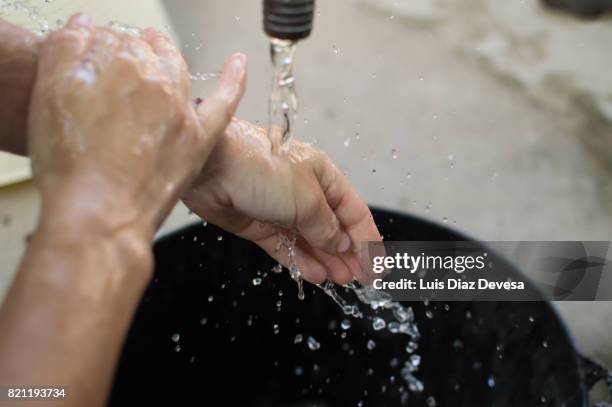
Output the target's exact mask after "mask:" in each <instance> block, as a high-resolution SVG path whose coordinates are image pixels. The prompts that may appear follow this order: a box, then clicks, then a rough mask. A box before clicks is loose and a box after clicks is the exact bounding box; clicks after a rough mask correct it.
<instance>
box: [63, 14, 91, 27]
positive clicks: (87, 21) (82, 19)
mask: <svg viewBox="0 0 612 407" xmlns="http://www.w3.org/2000/svg"><path fill="white" fill-rule="evenodd" d="M68 25H69V26H71V27H75V28H76V27H89V26H90V25H91V17H89V16H88V15H87V14H82V13H79V14H77V15H75V16H74V17H73V18H71V19H70V21H69V22H68Z"/></svg>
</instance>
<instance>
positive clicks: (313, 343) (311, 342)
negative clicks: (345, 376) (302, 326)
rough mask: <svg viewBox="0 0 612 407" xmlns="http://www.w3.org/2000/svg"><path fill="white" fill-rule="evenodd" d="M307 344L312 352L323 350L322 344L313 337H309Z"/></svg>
mask: <svg viewBox="0 0 612 407" xmlns="http://www.w3.org/2000/svg"><path fill="white" fill-rule="evenodd" d="M306 342H307V344H308V348H309V349H310V350H313V351H314V350H319V349H320V348H321V344H320V343H319V342H317V340H316V339H315V338H313V337H312V336H309V337H308V339H307V340H306Z"/></svg>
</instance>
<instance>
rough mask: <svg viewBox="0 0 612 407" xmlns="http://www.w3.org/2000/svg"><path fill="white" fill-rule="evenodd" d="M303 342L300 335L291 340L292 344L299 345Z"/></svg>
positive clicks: (302, 337)
mask: <svg viewBox="0 0 612 407" xmlns="http://www.w3.org/2000/svg"><path fill="white" fill-rule="evenodd" d="M303 340H304V336H303V335H302V334H297V335H295V338H294V339H293V343H301V342H302V341H303Z"/></svg>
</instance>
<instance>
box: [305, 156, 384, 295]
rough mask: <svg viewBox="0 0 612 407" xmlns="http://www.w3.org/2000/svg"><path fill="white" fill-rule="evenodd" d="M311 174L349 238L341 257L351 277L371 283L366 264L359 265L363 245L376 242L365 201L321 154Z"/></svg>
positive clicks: (376, 234) (376, 235) (376, 236)
mask: <svg viewBox="0 0 612 407" xmlns="http://www.w3.org/2000/svg"><path fill="white" fill-rule="evenodd" d="M314 170H315V173H316V176H317V178H318V179H319V182H320V184H321V188H322V190H323V191H324V194H325V202H326V204H327V205H329V207H330V208H331V209H330V210H332V211H333V213H334V215H335V216H336V218H337V219H338V223H339V227H340V228H341V229H342V230H344V232H345V233H346V234H347V235H348V236H349V238H350V251H349V252H347V253H344V254H342V257H343V259H344V260H345V262H346V263H347V265H348V267H349V269H350V270H351V272H352V274H353V276H354V277H355V278H356V279H357V280H359V281H360V282H361V283H364V284H367V283H368V282H369V281H371V272H370V270H369V268H368V263H367V262H364V261H362V259H361V257H362V253H361V245H362V243H363V242H368V241H380V240H381V237H380V233H379V231H378V228H377V227H376V224H375V223H374V219H373V217H372V213H371V212H370V209H369V208H368V206H367V204H366V203H365V201H364V200H363V199H362V198H361V196H360V195H359V194H358V193H357V191H356V190H355V188H354V187H353V186H352V185H351V184H350V183H349V182H348V181H347V179H346V178H345V177H344V175H343V174H342V173H341V172H340V171H339V170H338V168H336V166H334V165H333V164H332V163H331V161H330V160H329V159H328V158H327V156H325V155H324V154H321V155H319V156H318V157H317V159H316V160H315V161H314Z"/></svg>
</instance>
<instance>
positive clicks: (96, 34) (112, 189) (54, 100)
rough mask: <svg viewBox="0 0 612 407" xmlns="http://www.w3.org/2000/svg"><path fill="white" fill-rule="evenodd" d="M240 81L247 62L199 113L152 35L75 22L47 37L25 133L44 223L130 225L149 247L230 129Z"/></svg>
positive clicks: (230, 68)
mask: <svg viewBox="0 0 612 407" xmlns="http://www.w3.org/2000/svg"><path fill="white" fill-rule="evenodd" d="M245 75H246V74H245V58H244V56H241V55H236V56H234V57H232V58H231V59H230V60H229V61H228V63H227V65H226V67H225V69H224V71H223V74H222V75H221V78H220V84H219V87H218V89H217V91H216V92H215V93H214V94H213V95H212V96H211V97H210V98H209V99H208V100H207V102H206V103H204V104H202V105H201V106H199V107H198V109H199V110H198V112H196V111H195V109H194V106H193V103H192V96H191V82H190V79H189V76H188V71H187V67H186V64H185V62H184V60H183V58H182V56H181V54H180V53H179V51H178V50H177V49H176V48H175V47H174V46H173V45H172V44H171V43H170V42H169V41H168V40H167V39H166V38H165V37H164V36H162V35H161V34H159V33H158V32H157V31H155V30H152V29H148V30H145V31H143V33H142V34H141V35H140V36H134V35H129V34H127V33H121V32H116V31H114V30H112V29H110V28H95V27H93V26H92V25H91V24H90V22H89V20H88V18H87V17H85V16H76V17H73V18H72V19H71V20H70V22H69V23H68V24H67V27H66V28H64V29H62V30H59V31H57V32H54V33H52V34H50V35H49V37H48V38H47V39H46V40H45V41H44V43H43V44H42V45H41V48H40V55H39V65H38V79H37V82H36V85H35V87H34V91H33V96H32V103H31V109H30V113H29V129H28V130H29V148H28V150H29V153H30V155H31V158H32V164H33V170H34V178H35V181H36V183H37V185H38V187H39V189H40V190H41V192H42V197H43V216H42V219H43V222H44V223H45V225H47V224H61V226H62V227H63V228H64V229H66V228H67V227H69V226H70V225H79V227H80V225H81V224H82V223H85V224H87V225H88V226H89V227H99V226H100V225H102V227H103V228H104V229H105V232H106V233H109V234H112V233H113V232H114V231H118V230H122V229H124V228H126V227H128V228H135V229H136V231H137V233H138V234H139V235H141V236H142V237H144V238H145V241H147V243H148V242H150V239H152V237H153V234H154V232H155V230H156V228H157V227H158V226H159V224H160V223H161V222H162V220H163V219H164V218H165V216H166V215H167V214H168V213H169V211H170V210H171V209H172V207H173V206H174V204H175V203H176V202H177V201H178V199H179V197H180V196H181V195H182V194H183V193H184V192H185V190H186V188H187V187H188V186H189V185H190V184H191V182H192V181H193V179H194V178H195V177H196V175H197V174H198V173H199V172H200V170H201V168H202V165H203V163H204V162H205V161H206V159H207V157H208V155H209V153H210V151H211V149H212V148H213V146H214V144H215V142H216V140H217V139H218V136H219V135H221V134H222V133H223V131H224V129H225V127H226V126H227V123H228V122H229V120H230V118H231V117H232V115H233V113H234V110H235V108H236V106H237V104H238V102H239V100H240V98H241V96H242V93H243V90H244V82H245ZM68 220H69V221H68Z"/></svg>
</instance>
